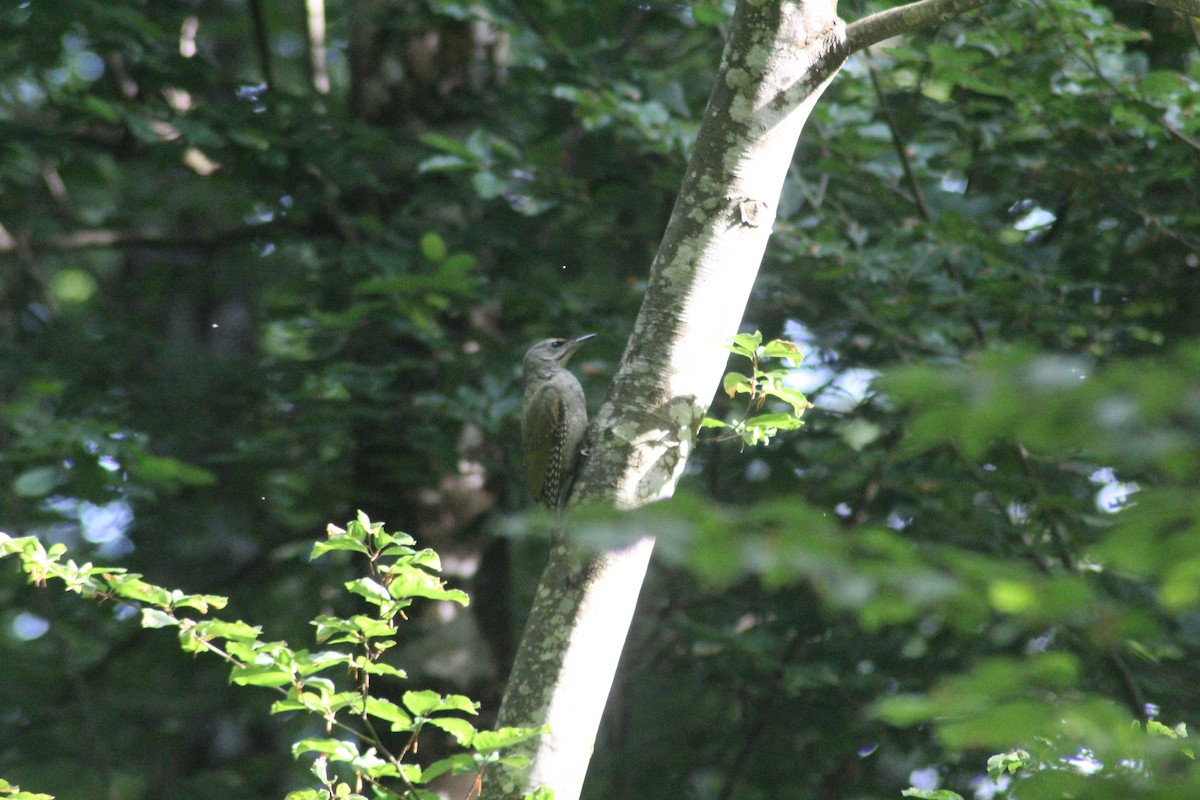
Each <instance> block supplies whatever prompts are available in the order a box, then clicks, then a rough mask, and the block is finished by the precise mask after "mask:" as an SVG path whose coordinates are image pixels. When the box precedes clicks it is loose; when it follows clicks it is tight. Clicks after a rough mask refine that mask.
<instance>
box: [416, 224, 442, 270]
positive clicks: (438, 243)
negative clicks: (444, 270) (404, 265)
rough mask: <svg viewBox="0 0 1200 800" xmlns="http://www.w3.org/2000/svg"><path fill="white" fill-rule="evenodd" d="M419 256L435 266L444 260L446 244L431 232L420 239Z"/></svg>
mask: <svg viewBox="0 0 1200 800" xmlns="http://www.w3.org/2000/svg"><path fill="white" fill-rule="evenodd" d="M421 255H423V256H425V258H426V259H427V260H429V261H432V262H433V263H435V264H440V263H441V262H442V261H445V260H446V242H445V240H444V239H442V237H441V236H439V235H438V234H437V233H435V232H433V231H429V232H428V233H426V234H425V235H424V236H422V237H421Z"/></svg>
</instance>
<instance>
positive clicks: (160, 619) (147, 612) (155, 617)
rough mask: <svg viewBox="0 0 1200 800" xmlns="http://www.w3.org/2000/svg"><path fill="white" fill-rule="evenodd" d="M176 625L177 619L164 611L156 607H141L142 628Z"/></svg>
mask: <svg viewBox="0 0 1200 800" xmlns="http://www.w3.org/2000/svg"><path fill="white" fill-rule="evenodd" d="M177 625H179V620H177V619H175V617H173V616H171V615H170V614H168V613H167V612H165V611H159V610H158V609H157V608H143V609H142V627H143V628H170V627H174V626H177Z"/></svg>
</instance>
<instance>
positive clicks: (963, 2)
mask: <svg viewBox="0 0 1200 800" xmlns="http://www.w3.org/2000/svg"><path fill="white" fill-rule="evenodd" d="M1139 2H1142V3H1146V4H1148V5H1152V6H1158V7H1159V8H1165V9H1167V10H1169V11H1174V12H1176V13H1178V14H1182V15H1184V16H1185V17H1200V0H1139ZM987 3H988V0H917V2H915V3H909V4H908V5H904V6H898V7H896V8H889V9H888V10H887V11H880V12H879V13H878V14H872V15H871V16H869V17H863V18H862V19H860V20H857V21H855V22H852V23H851V24H849V25H847V26H846V52H847V53H848V54H849V53H856V52H858V51H859V50H862V49H864V48H867V47H870V46H871V45H873V44H878V43H879V42H882V41H883V40H885V39H890V38H892V37H893V36H899V35H900V34H903V33H912V32H913V31H915V30H917V29H919V28H924V27H926V26H929V25H936V24H938V23H940V22H946V21H948V20H951V19H954V18H955V17H957V16H960V15H962V14H965V13H966V12H968V11H973V10H975V9H976V8H979V7H980V6H984V5H987Z"/></svg>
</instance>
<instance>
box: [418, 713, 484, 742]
mask: <svg viewBox="0 0 1200 800" xmlns="http://www.w3.org/2000/svg"><path fill="white" fill-rule="evenodd" d="M429 724H430V725H432V726H434V727H435V728H441V729H442V730H444V731H446V733H449V734H450V735H451V736H453V737H454V738H455V739H456V740H457V741H458V743H459V744H461V745H467V744H470V743H471V740H472V739H473V738H474V736H475V734H476V733H477V731H476V730H475V726H474V725H472V724H471V723H469V722H467V721H466V720H465V719H459V718H458V717H434V718H433V719H431V720H429Z"/></svg>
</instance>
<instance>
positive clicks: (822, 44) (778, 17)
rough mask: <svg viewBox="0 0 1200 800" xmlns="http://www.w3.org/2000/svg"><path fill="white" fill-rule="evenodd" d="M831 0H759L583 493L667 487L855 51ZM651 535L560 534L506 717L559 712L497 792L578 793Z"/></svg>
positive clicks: (492, 799) (491, 786)
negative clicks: (581, 537)
mask: <svg viewBox="0 0 1200 800" xmlns="http://www.w3.org/2000/svg"><path fill="white" fill-rule="evenodd" d="M843 34H844V30H843V26H842V23H841V21H840V20H839V19H838V18H837V14H836V4H835V3H834V2H833V1H832V0H821V1H820V2H813V1H812V0H810V1H809V2H794V1H786V0H785V1H784V2H780V0H746V1H745V2H742V3H739V5H738V9H737V12H736V13H735V15H734V20H733V23H732V25H731V28H730V36H729V41H728V43H727V45H726V48H725V53H724V55H723V57H722V59H721V65H720V69H719V71H718V73H717V77H716V81H715V84H714V88H713V92H712V95H711V97H710V99H709V104H708V108H707V110H706V111H705V114H704V119H703V121H702V124H701V127H700V131H699V134H698V136H697V140H696V146H695V150H694V152H693V153H692V158H691V161H690V163H689V165H688V170H687V173H686V175H685V177H684V182H683V186H682V188H681V190H680V193H679V198H678V200H677V201H676V205H675V209H674V211H673V213H672V215H671V220H670V222H669V224H668V226H667V230H666V232H665V234H664V236H663V241H662V244H661V245H660V247H659V251H658V255H657V257H656V258H655V261H654V265H653V267H652V269H651V276H650V283H649V286H648V288H647V291H646V300H645V302H644V304H643V306H642V310H641V312H640V313H639V315H638V318H637V321H636V322H635V325H634V332H633V335H632V337H631V338H630V341H629V345H628V348H627V350H626V352H625V355H624V357H623V358H622V359H621V364H620V367H619V368H618V371H617V375H616V378H615V380H614V383H613V387H612V389H611V391H610V392H609V395H608V397H607V399H606V401H605V403H604V405H603V407H602V408H601V409H600V412H599V414H598V416H597V419H596V421H595V424H594V426H593V429H592V430H593V434H592V436H591V441H590V456H589V458H588V460H587V462H586V463H585V464H584V466H583V468H582V471H581V473H580V475H579V477H578V479H577V481H576V486H575V494H576V499H577V500H582V501H585V502H589V503H600V504H604V505H607V506H615V507H616V508H620V509H631V508H636V507H638V506H641V505H645V504H646V503H650V502H653V501H654V500H658V499H661V498H665V497H669V496H670V495H671V493H672V492H673V490H674V488H675V483H676V481H677V480H678V478H679V475H680V472H681V471H682V469H683V466H684V463H685V462H686V461H687V457H688V455H689V454H690V453H691V451H692V448H693V446H694V443H695V439H696V431H697V428H698V426H699V424H700V420H701V419H702V418H703V416H704V414H705V412H706V410H707V409H708V405H709V402H710V400H711V399H712V396H713V393H714V391H715V389H716V387H717V386H718V385H719V383H720V379H721V374H722V371H723V370H724V367H725V362H726V359H727V356H728V352H727V351H726V350H725V349H724V345H725V343H726V342H727V341H728V340H729V339H730V338H732V336H733V335H734V334H735V333H736V332H737V329H738V325H739V323H740V322H741V319H742V315H743V313H744V311H745V306H746V301H747V299H748V298H749V295H750V290H751V288H752V287H753V284H754V278H755V276H756V275H757V273H758V267H759V264H760V262H761V261H762V255H763V251H764V250H765V248H766V245H767V239H768V238H769V236H770V233H771V226H772V224H773V222H774V220H775V211H776V208H777V206H778V202H779V195H780V190H781V189H782V185H783V179H784V176H785V175H786V174H787V171H788V166H789V164H790V163H791V159H792V156H793V153H794V152H795V149H796V142H797V140H798V138H799V136H800V130H801V128H802V127H803V126H804V122H805V120H806V119H807V118H808V114H809V112H810V111H811V110H812V107H813V105H814V104H815V103H816V101H817V98H818V97H819V96H820V94H821V92H822V91H823V90H824V88H825V86H826V85H827V84H828V81H829V79H830V78H832V76H833V75H834V73H835V72H836V71H837V68H838V67H840V65H841V62H842V60H843V59H844V47H843V46H842V39H843ZM653 545H654V540H653V537H652V536H649V535H647V536H644V537H642V538H641V539H639V540H638V541H636V542H634V543H633V544H630V545H626V546H624V547H622V548H620V549H615V550H610V551H608V552H605V553H602V554H599V555H596V554H594V553H591V552H581V551H580V549H579V548H577V547H576V546H574V545H573V544H572V542H571V539H570V533H569V532H568V533H567V535H566V537H565V538H563V539H561V540H560V541H558V542H556V543H555V545H554V547H553V548H552V552H551V556H550V563H549V564H548V565H547V568H546V571H545V573H544V576H543V579H542V584H541V586H539V588H538V592H537V595H536V598H535V600H534V607H533V611H532V614H531V617H530V621H529V626H528V628H527V630H526V632H525V636H524V638H523V640H522V643H521V648H520V651H519V652H518V654H517V660H516V664H515V665H514V669H513V674H512V677H511V678H510V681H509V685H508V689H507V692H506V694H505V699H504V705H503V708H502V709H501V712H500V724H501V725H521V726H533V725H542V724H549V725H550V727H551V733H550V734H548V735H545V736H542V737H540V739H539V740H536V741H533V742H531V743H530V746H529V747H528V748H527V749H526V752H527V754H528V755H530V756H531V757H532V758H533V760H534V761H533V766H532V768H531V769H530V770H529V771H528V772H527V773H526V774H524V775H518V774H508V775H505V776H500V775H494V776H491V779H490V780H488V781H486V782H485V787H484V795H483V796H484V798H485V799H486V800H497V799H498V798H516V797H520V796H521V795H522V794H524V793H525V792H527V791H532V790H533V789H534V788H537V787H539V786H546V787H549V788H551V789H553V790H554V796H555V798H556V800H574V798H577V797H578V796H579V791H580V789H581V787H582V785H583V777H584V775H585V774H586V771H587V765H588V761H589V759H590V757H591V751H592V744H593V741H594V739H595V735H596V729H597V727H598V726H599V722H600V716H601V713H602V712H603V710H604V705H605V702H606V700H607V697H608V690H609V688H610V685H611V683H612V678H613V674H614V672H615V670H616V666H617V660H618V658H619V655H620V652H621V648H622V645H623V644H624V641H625V636H626V634H627V632H628V628H629V622H630V619H631V617H632V615H633V610H634V606H635V604H636V601H637V596H638V592H639V591H640V588H641V584H642V580H643V578H644V576H645V571H646V565H647V563H648V561H649V558H650V552H651V550H652V549H653Z"/></svg>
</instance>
